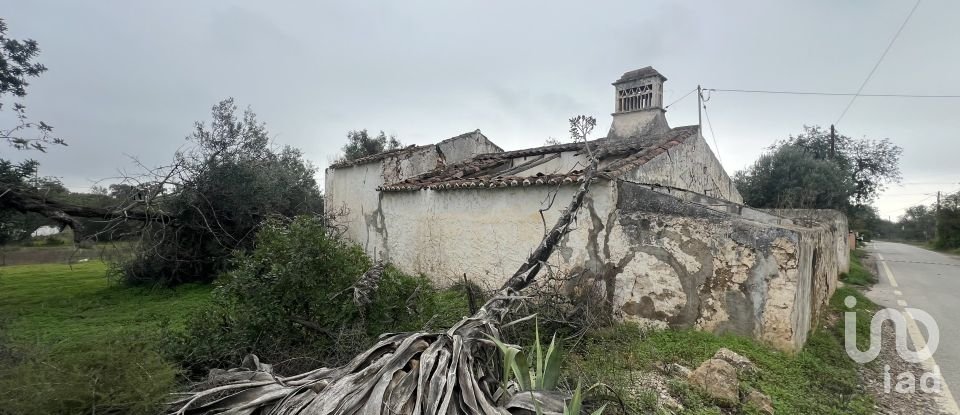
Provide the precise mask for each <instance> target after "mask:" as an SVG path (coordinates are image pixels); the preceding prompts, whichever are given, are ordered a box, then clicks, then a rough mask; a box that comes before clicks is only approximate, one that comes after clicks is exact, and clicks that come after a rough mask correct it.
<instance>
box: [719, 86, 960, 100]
mask: <svg viewBox="0 0 960 415" xmlns="http://www.w3.org/2000/svg"><path fill="white" fill-rule="evenodd" d="M703 90H704V91H711V92H741V93H748V94H780V95H824V96H835V97H860V98H863V97H868V98H960V95H923V94H855V93H850V92H816V91H769V90H762V89H720V88H704V89H703Z"/></svg>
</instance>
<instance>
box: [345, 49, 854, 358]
mask: <svg viewBox="0 0 960 415" xmlns="http://www.w3.org/2000/svg"><path fill="white" fill-rule="evenodd" d="M665 81H666V77H664V76H663V75H661V74H660V73H659V72H657V71H656V70H654V69H653V68H651V67H646V68H642V69H638V70H634V71H630V72H627V73H625V74H623V76H622V77H620V79H618V80H617V81H616V82H614V83H613V86H614V87H615V93H614V104H615V106H614V113H613V119H612V122H611V126H610V129H609V132H608V133H607V135H606V137H604V138H600V139H597V140H593V141H591V142H589V143H569V144H559V145H551V146H545V147H536V148H528V149H522V150H512V151H504V150H503V149H501V148H500V147H498V146H496V145H495V144H493V143H492V142H491V141H490V140H489V139H488V138H487V137H486V136H484V135H483V134H482V133H481V132H480V130H477V131H474V132H469V133H466V134H462V135H458V136H456V137H453V138H449V139H446V140H443V141H440V142H439V143H437V144H432V145H423V146H410V147H407V148H404V149H400V150H395V151H389V152H385V153H381V154H377V155H373V156H368V157H364V158H361V159H358V160H353V161H348V162H341V163H337V164H334V165H332V166H330V167H329V168H328V169H327V170H326V206H327V207H328V209H336V210H339V211H341V216H340V219H339V221H340V222H341V224H342V225H344V227H345V230H346V236H347V237H348V238H349V239H350V240H352V241H354V242H356V243H358V244H360V246H362V247H363V248H364V249H365V250H366V252H367V253H368V254H370V255H371V256H374V257H376V258H379V259H383V260H386V261H389V262H390V263H392V264H393V265H395V266H396V267H398V268H400V269H401V270H403V271H405V272H408V273H414V274H420V273H422V274H425V275H427V276H429V277H430V278H431V279H433V280H434V281H435V282H437V283H439V284H441V285H448V284H451V283H453V282H455V281H459V280H460V279H462V278H463V276H464V275H466V277H467V278H468V279H470V280H471V281H473V282H475V283H478V284H480V285H482V286H486V287H490V288H495V287H499V285H500V284H502V282H503V281H504V280H505V279H506V277H508V276H509V275H511V274H512V273H513V271H515V270H516V269H517V267H518V266H519V265H520V264H521V263H523V261H524V260H525V259H526V257H527V255H528V254H529V253H530V251H531V250H533V249H534V248H535V247H536V246H537V244H538V243H539V242H540V239H541V237H542V236H543V234H544V229H545V224H546V227H549V226H550V225H551V224H552V223H553V222H554V221H555V220H556V218H557V217H558V216H559V214H560V211H561V210H562V209H563V208H564V207H565V206H566V204H567V201H568V200H569V198H570V197H571V196H572V195H573V193H574V192H575V191H576V189H577V187H578V186H577V184H578V182H579V181H580V180H581V179H582V177H581V172H582V170H581V169H582V168H583V167H584V166H586V165H587V159H586V152H587V151H589V149H590V148H599V147H600V146H603V148H604V149H605V151H604V153H603V154H604V156H603V157H602V159H601V160H600V169H599V174H598V176H599V178H598V179H597V181H596V182H595V183H593V185H592V186H591V189H590V192H589V194H588V195H587V197H586V201H585V203H584V207H583V208H582V209H581V210H580V212H579V214H578V215H577V217H576V226H575V229H574V230H573V231H572V232H571V233H570V234H569V235H568V236H567V237H566V239H565V240H564V242H563V245H562V246H561V248H560V249H559V250H558V251H559V252H558V254H557V255H556V260H555V263H553V264H552V265H554V266H555V267H556V268H555V269H556V270H557V271H558V272H561V273H564V274H565V275H568V276H573V277H575V278H576V279H577V281H578V286H580V287H591V288H593V289H594V290H593V291H594V292H599V293H600V295H601V296H602V297H603V298H605V299H606V300H607V301H608V303H609V304H611V305H612V312H613V313H614V314H615V316H616V317H618V318H620V319H623V320H627V321H644V320H651V319H652V320H659V321H665V322H667V323H669V324H670V325H672V326H676V327H695V328H698V329H702V330H707V331H711V332H716V333H727V332H729V333H736V334H740V335H746V336H751V337H754V338H757V339H761V340H763V341H765V342H767V343H769V344H772V345H774V346H777V347H779V348H781V349H784V350H797V349H798V348H800V347H801V346H802V345H803V343H804V341H805V340H806V338H807V335H808V333H809V332H810V330H811V329H812V328H813V326H814V325H813V322H814V321H815V319H816V318H817V314H818V313H819V312H820V311H822V310H823V309H824V307H825V306H826V303H827V301H828V298H829V296H830V295H831V294H832V293H833V291H834V290H835V288H836V281H837V275H838V273H839V272H843V271H846V267H847V262H848V250H847V245H846V235H847V229H846V228H847V225H846V218H845V217H844V216H843V215H842V214H840V213H839V212H835V211H806V210H790V211H778V212H770V211H761V210H757V209H752V208H750V207H747V206H744V205H743V204H742V202H743V200H742V198H741V196H740V194H739V193H738V192H737V189H736V187H735V186H734V184H733V181H732V180H731V179H730V177H729V175H728V174H727V172H726V171H724V169H723V166H721V164H720V162H719V161H718V160H717V158H716V156H715V155H714V154H713V152H712V151H711V150H710V148H709V147H708V145H707V143H706V141H705V140H704V138H703V135H702V134H701V130H700V128H699V126H696V125H690V126H682V127H670V126H669V124H668V123H667V119H666V117H665V112H666V111H665V109H664V108H663V83H664V82H665ZM554 200H556V202H554ZM541 211H542V212H543V213H542V215H543V216H541Z"/></svg>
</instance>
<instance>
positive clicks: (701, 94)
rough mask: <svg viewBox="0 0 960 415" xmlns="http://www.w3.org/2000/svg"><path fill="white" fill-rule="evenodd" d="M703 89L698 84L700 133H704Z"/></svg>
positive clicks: (698, 124) (698, 125) (698, 123)
mask: <svg viewBox="0 0 960 415" xmlns="http://www.w3.org/2000/svg"><path fill="white" fill-rule="evenodd" d="M702 99H703V90H701V89H700V85H697V127H698V128H699V129H700V135H703V103H702V102H701V101H700V100H702Z"/></svg>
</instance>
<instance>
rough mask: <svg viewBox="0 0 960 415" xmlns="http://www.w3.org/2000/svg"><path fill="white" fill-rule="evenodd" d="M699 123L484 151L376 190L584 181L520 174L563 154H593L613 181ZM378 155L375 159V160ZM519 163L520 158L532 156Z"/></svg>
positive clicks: (694, 131)
mask: <svg viewBox="0 0 960 415" xmlns="http://www.w3.org/2000/svg"><path fill="white" fill-rule="evenodd" d="M698 132H699V128H698V126H696V125H690V126H685V127H677V128H672V129H669V130H667V131H665V132H661V133H656V134H647V135H642V136H638V137H634V138H629V139H611V138H601V139H597V140H593V141H589V142H587V143H567V144H557V145H550V146H543V147H535V148H528V149H523V150H514V151H505V152H497V153H485V154H479V155H476V156H474V157H472V158H470V159H467V160H465V161H463V162H460V163H456V164H451V165H449V166H446V167H443V168H439V169H436V170H433V171H430V172H427V173H424V174H421V175H418V176H414V177H411V178H408V179H406V180H403V181H400V182H397V183H392V184H385V185H383V186H380V187H379V188H378V189H377V190H380V191H388V192H396V191H413V190H424V189H430V190H447V189H464V188H498V187H513V186H535V185H557V184H563V183H573V182H577V181H581V180H582V177H583V176H582V173H583V171H582V170H572V171H570V172H568V173H564V174H546V173H542V172H541V173H536V174H534V175H518V173H523V172H524V171H528V170H530V169H532V168H534V167H536V166H538V165H540V164H543V163H547V162H549V161H551V160H554V159H556V158H559V157H560V155H561V153H565V152H575V154H576V155H582V154H585V153H586V152H588V151H589V152H593V153H594V154H595V155H597V156H598V157H599V158H600V161H601V168H600V171H599V172H598V173H597V175H598V176H599V177H602V178H607V179H613V178H617V177H620V176H621V175H623V174H624V173H626V172H628V171H630V170H633V169H635V168H636V167H639V166H641V165H643V164H645V163H646V162H648V161H650V160H652V159H654V158H656V157H657V156H659V155H660V154H662V153H664V152H666V151H667V150H669V149H671V148H673V147H675V146H677V145H680V144H682V143H683V142H685V141H686V140H687V139H688V138H690V137H694V136H697V135H698ZM370 157H376V156H370ZM531 157H532V159H525V160H516V159H518V158H531Z"/></svg>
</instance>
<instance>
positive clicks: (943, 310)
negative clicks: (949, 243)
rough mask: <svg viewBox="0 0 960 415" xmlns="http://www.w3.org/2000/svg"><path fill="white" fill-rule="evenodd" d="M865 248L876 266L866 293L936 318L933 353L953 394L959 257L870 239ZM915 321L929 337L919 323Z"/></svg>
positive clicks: (959, 341) (959, 366)
mask: <svg viewBox="0 0 960 415" xmlns="http://www.w3.org/2000/svg"><path fill="white" fill-rule="evenodd" d="M867 251H868V252H869V253H871V255H872V256H873V259H875V260H876V261H877V265H878V268H879V271H880V282H879V283H878V284H876V285H875V286H874V288H873V289H872V290H871V291H870V292H869V293H868V296H869V297H870V298H871V300H873V301H874V302H876V303H877V304H879V305H881V306H883V307H889V308H894V309H897V310H901V311H903V310H904V309H906V308H915V309H920V310H923V311H926V312H927V313H929V314H930V315H931V316H932V317H933V318H934V320H936V322H937V326H938V328H939V332H940V343H939V346H938V347H937V349H936V351H935V352H934V354H933V359H934V360H935V363H936V365H938V366H939V367H940V371H941V374H942V375H943V378H944V380H945V381H946V384H947V386H948V387H949V389H950V390H952V392H953V393H954V394H956V393H957V391H960V257H957V256H953V255H946V254H941V253H938V252H933V251H929V250H926V249H923V248H920V247H916V246H913V245H907V244H900V243H892V242H873V243H871V244H869V245H868V247H867ZM890 274H892V278H891V275H890ZM916 327H917V328H918V329H919V331H920V332H922V333H923V334H924V337H925V338H929V337H928V336H927V330H926V328H925V327H923V325H922V324H917V326H916ZM912 343H913V342H912V341H911V344H912ZM954 397H955V398H956V396H954Z"/></svg>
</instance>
